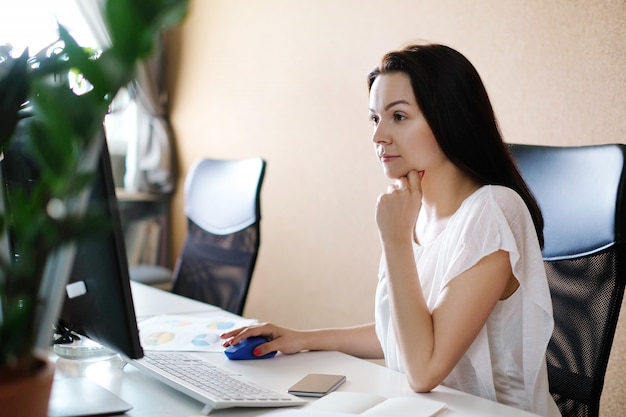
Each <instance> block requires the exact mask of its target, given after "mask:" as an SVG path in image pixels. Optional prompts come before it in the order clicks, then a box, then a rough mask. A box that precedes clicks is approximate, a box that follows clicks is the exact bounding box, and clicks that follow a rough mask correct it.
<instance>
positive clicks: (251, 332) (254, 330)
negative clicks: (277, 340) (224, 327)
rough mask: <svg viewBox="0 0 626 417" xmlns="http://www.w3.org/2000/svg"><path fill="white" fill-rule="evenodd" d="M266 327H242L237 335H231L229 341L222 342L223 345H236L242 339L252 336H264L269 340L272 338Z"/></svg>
mask: <svg viewBox="0 0 626 417" xmlns="http://www.w3.org/2000/svg"><path fill="white" fill-rule="evenodd" d="M266 327H267V326H265V325H260V326H249V327H243V328H242V329H241V331H240V332H239V333H237V334H235V335H233V336H232V337H231V339H230V340H227V341H226V342H224V343H223V345H224V346H230V345H236V344H237V343H239V342H241V341H242V340H243V339H248V338H250V337H254V336H266V337H269V338H270V339H271V338H272V337H271V332H270V331H269V329H267V328H266Z"/></svg>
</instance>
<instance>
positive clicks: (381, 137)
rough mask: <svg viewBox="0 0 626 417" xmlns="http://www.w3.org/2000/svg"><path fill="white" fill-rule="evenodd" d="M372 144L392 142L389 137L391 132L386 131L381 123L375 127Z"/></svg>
mask: <svg viewBox="0 0 626 417" xmlns="http://www.w3.org/2000/svg"><path fill="white" fill-rule="evenodd" d="M372 142H374V143H375V144H379V143H390V142H391V136H390V135H389V132H387V131H386V129H384V128H383V125H382V123H379V124H378V125H376V127H374V132H373V133H372Z"/></svg>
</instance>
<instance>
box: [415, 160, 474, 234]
mask: <svg viewBox="0 0 626 417" xmlns="http://www.w3.org/2000/svg"><path fill="white" fill-rule="evenodd" d="M480 186H481V184H480V183H478V182H477V181H476V180H474V179H473V178H471V177H469V176H468V175H467V174H465V173H463V172H462V171H460V170H459V169H458V168H457V167H456V166H454V165H453V164H450V166H448V167H446V168H443V169H440V170H437V171H429V172H427V173H426V174H425V175H424V177H423V178H422V208H421V210H420V213H419V216H418V218H417V229H416V230H417V236H418V239H419V241H420V242H421V243H422V244H425V243H428V242H429V241H431V240H432V239H434V238H435V237H436V236H438V235H439V233H440V232H441V231H442V230H443V229H444V228H445V227H446V225H447V223H448V219H450V217H451V216H452V215H453V214H454V213H455V212H456V211H457V210H458V208H459V207H460V206H461V204H462V203H463V201H464V200H465V199H466V198H467V197H469V196H470V195H471V194H473V193H474V192H475V191H476V190H478V189H479V188H480Z"/></svg>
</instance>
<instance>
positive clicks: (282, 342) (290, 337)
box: [220, 323, 307, 356]
mask: <svg viewBox="0 0 626 417" xmlns="http://www.w3.org/2000/svg"><path fill="white" fill-rule="evenodd" d="M253 336H265V337H267V338H268V339H270V341H269V342H267V343H263V344H261V345H259V346H258V347H257V349H258V350H257V349H255V352H254V354H255V355H256V356H263V355H265V354H267V353H270V352H275V351H279V352H282V353H286V354H293V353H298V352H300V351H302V350H306V349H307V348H306V332H301V331H298V330H292V329H287V328H285V327H280V326H276V325H274V324H271V323H262V324H254V325H250V326H246V327H241V328H239V329H235V330H231V331H230V332H226V333H224V334H222V335H221V336H220V337H221V338H222V339H225V341H224V344H223V345H224V347H228V346H231V345H236V344H237V343H239V342H240V341H241V340H243V339H247V338H249V337H253Z"/></svg>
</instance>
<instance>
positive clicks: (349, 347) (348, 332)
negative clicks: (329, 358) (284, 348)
mask: <svg viewBox="0 0 626 417" xmlns="http://www.w3.org/2000/svg"><path fill="white" fill-rule="evenodd" d="M302 334H303V341H304V345H303V350H333V351H339V352H343V353H347V354H349V355H352V356H356V357H359V358H363V359H382V358H383V357H384V355H383V350H382V348H381V346H380V342H379V340H378V337H377V336H376V330H375V328H374V324H373V323H371V324H366V325H362V326H354V327H345V328H337V329H318V330H305V331H302Z"/></svg>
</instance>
